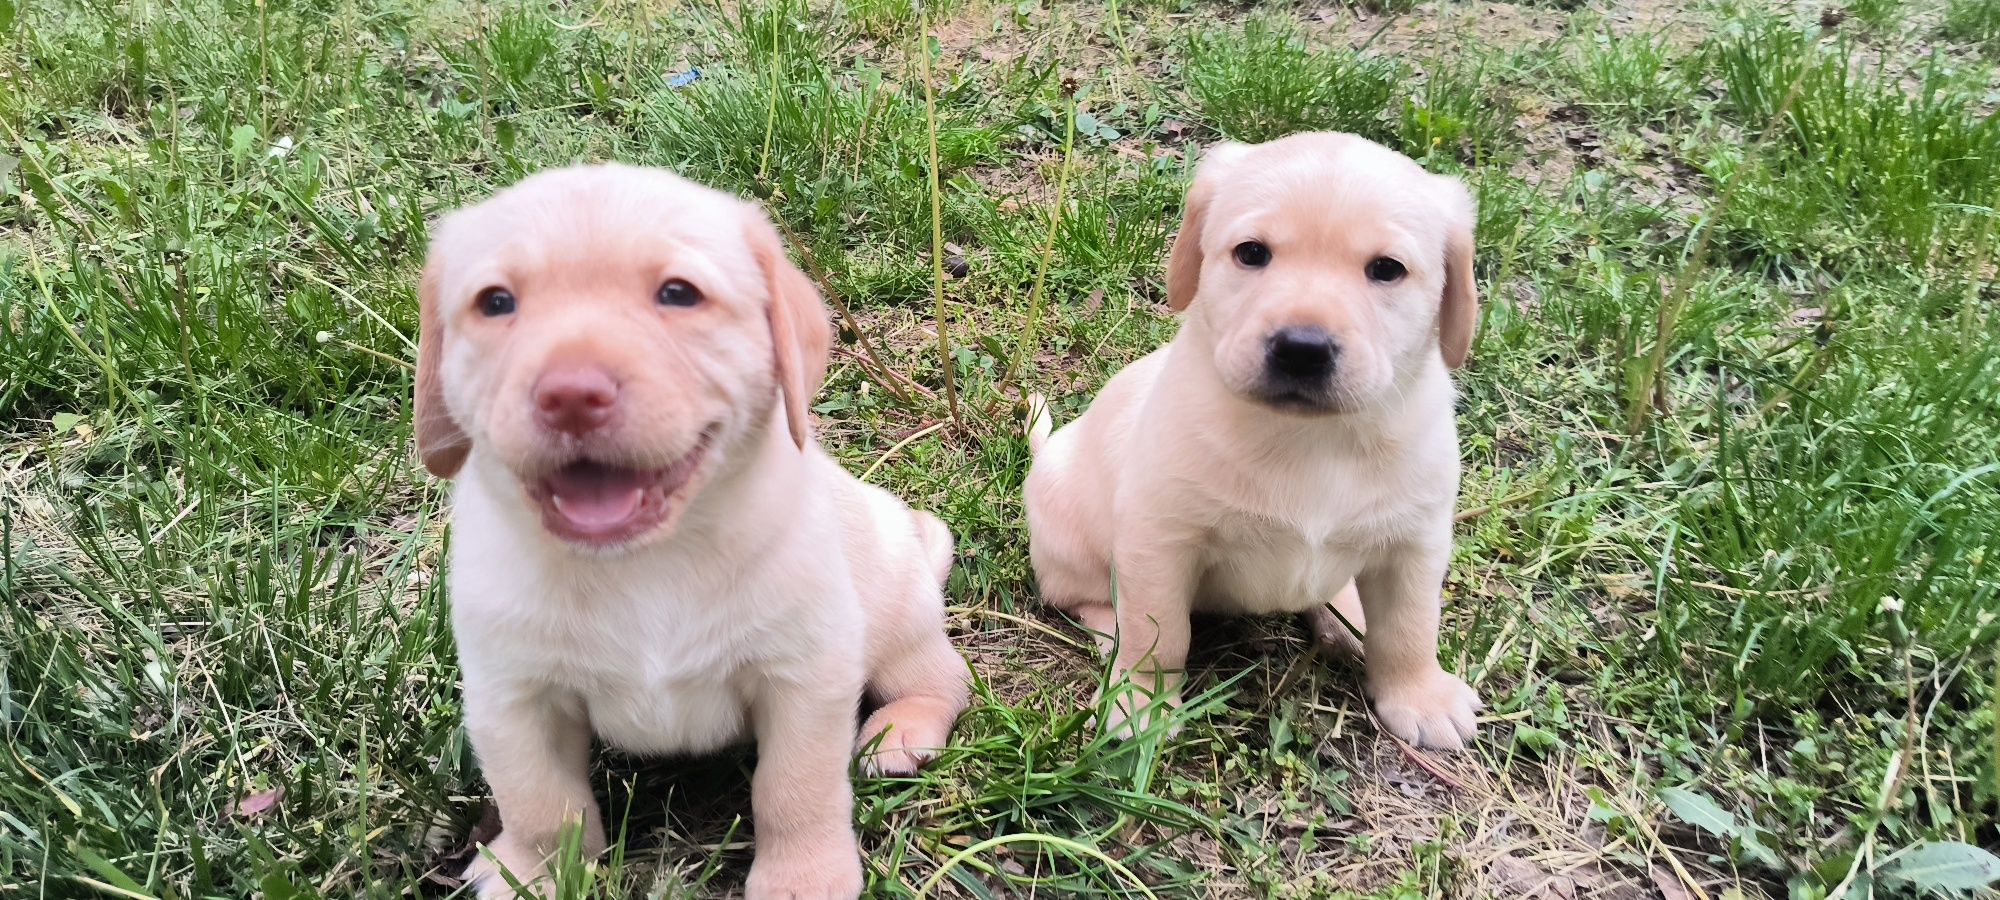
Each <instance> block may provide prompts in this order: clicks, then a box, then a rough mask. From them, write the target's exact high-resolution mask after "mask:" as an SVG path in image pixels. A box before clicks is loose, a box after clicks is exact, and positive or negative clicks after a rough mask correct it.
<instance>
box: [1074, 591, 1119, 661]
mask: <svg viewBox="0 0 2000 900" xmlns="http://www.w3.org/2000/svg"><path fill="white" fill-rule="evenodd" d="M1063 612H1066V613H1069V614H1070V616H1071V617H1073V618H1075V619H1076V620H1077V621H1078V622H1079V623H1082V625H1083V627H1084V629H1085V630H1087V631H1089V632H1090V636H1091V638H1092V639H1093V640H1096V641H1097V652H1098V653H1101V654H1104V655H1105V656H1110V655H1111V651H1112V648H1114V647H1116V646H1118V610H1117V609H1116V608H1114V607H1113V606H1112V605H1111V604H1109V603H1078V604H1076V605H1074V606H1069V607H1064V608H1063Z"/></svg>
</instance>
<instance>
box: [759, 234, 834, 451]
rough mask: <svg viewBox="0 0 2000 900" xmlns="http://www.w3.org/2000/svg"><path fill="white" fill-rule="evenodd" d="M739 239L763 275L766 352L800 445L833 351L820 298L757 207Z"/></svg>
mask: <svg viewBox="0 0 2000 900" xmlns="http://www.w3.org/2000/svg"><path fill="white" fill-rule="evenodd" d="M743 232H744V240H746V241H747V242H748V243H749V244H750V252H751V253H752V255H754V256H755V257H756V259H757V268H758V269H759V270H761V271H762V272H763V274H764V289H765V290H766V291H767V292H768V293H769V294H770V297H771V304H770V306H769V307H768V308H767V309H766V310H765V316H766V317H768V319H769V320H770V324H771V352H772V354H773V355H774V356H775V357H776V359H775V360H774V363H775V367H776V370H777V375H778V391H779V393H780V394H782V395H783V398H784V403H785V424H786V426H788V427H789V428H790V429H791V431H792V442H793V443H795V444H797V445H798V446H799V449H801V450H804V449H805V447H806V442H808V441H810V440H812V417H811V414H810V413H809V411H808V409H809V407H810V406H811V404H812V398H813V395H814V394H817V393H819V386H820V382H822V381H824V380H825V379H826V362H827V355H828V354H829V353H831V352H832V350H833V326H832V324H831V323H829V322H828V321H827V318H828V316H827V309H826V303H825V301H823V300H821V299H820V296H819V289H817V288H815V287H813V283H812V280H811V279H809V278H807V277H806V273H804V272H801V271H799V268H798V267H797V266H795V265H792V261H791V260H790V259H787V258H786V257H785V245H784V242H783V241H782V240H781V239H780V238H779V237H778V229H776V228H774V227H772V226H771V221H770V219H769V218H768V217H767V216H766V215H765V213H764V211H763V210H761V209H759V208H757V207H754V206H752V207H748V208H747V210H746V211H745V213H744V226H743Z"/></svg>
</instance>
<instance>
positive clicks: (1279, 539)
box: [1026, 134, 1479, 747]
mask: <svg viewBox="0 0 2000 900" xmlns="http://www.w3.org/2000/svg"><path fill="white" fill-rule="evenodd" d="M1471 232H1472V206H1471V202H1470V199H1469V197H1468V196H1467V194H1466V191H1465V189H1464V188H1463V187H1462V186H1460V185H1459V184H1458V182H1457V181H1455V180H1452V179H1448V178H1443V177H1439V176H1435V175H1431V174H1428V173H1426V172H1424V171H1423V170H1422V169H1421V168H1419V167H1418V166H1417V165H1416V164H1414V163H1412V162H1411V161H1410V160H1409V159H1407V158H1405V157H1403V156H1401V155H1400V154H1396V153H1394V152H1392V151H1389V150H1387V149H1385V148H1383V147H1381V146H1379V145H1376V144H1373V143H1371V142H1368V141H1365V140H1362V139H1360V138H1357V137H1353V136H1349V135H1334V134H1303V135H1295V136H1292V137H1288V138H1284V139H1281V140H1277V141H1273V142H1270V143H1267V144H1261V145H1256V146H1244V145H1236V144H1225V145H1222V146H1219V147H1216V148H1213V149H1212V150H1211V151H1210V153H1209V155H1208V158H1207V159H1206V160H1205V161H1204V162H1203V163H1202V165H1201V168H1200V171H1199V172H1198V174H1197V177H1196V179H1195V183H1194V185H1193V186H1192V187H1191V188H1190V190H1189V196H1188V211H1187V217H1186V221H1185V223H1184V225H1183V228H1182V231H1181V234H1180V236H1179V238H1178V239H1177V240H1176V242H1175V245H1174V249H1173V257H1172V259H1171V260H1170V262H1169V267H1168V268H1169V272H1168V293H1169V302H1170V304H1172V305H1173V306H1174V308H1176V309H1185V310H1186V320H1185V322H1184V324H1183V325H1182V327H1181V331H1180V333H1179V334H1178V335H1177V336H1176V337H1175V338H1174V339H1173V340H1172V341H1170V342H1169V343H1168V344H1167V345H1166V346H1165V347H1163V348H1161V349H1160V350H1158V351H1156V352H1154V353H1152V354H1151V355H1148V356H1146V357H1145V358H1143V359H1141V360H1139V361H1138V362H1135V363H1133V364H1132V365H1131V366H1129V367H1127V368H1126V369H1125V370H1123V371H1121V372H1119V373H1118V374H1117V375H1116V376H1114V377H1113V378H1112V379H1111V381H1110V382H1109V383H1108V384H1106V385H1105V387H1104V389H1103V390H1102V391H1101V392H1100V393H1099V394H1098V395H1097V397H1096V398H1095V400H1093V401H1092V403H1091V406H1090V408H1089V410H1088V411H1087V412H1086V413H1084V414H1083V415H1082V416H1081V417H1080V418H1078V419H1077V420H1076V421H1074V422H1071V423H1070V424H1068V425H1067V426H1065V427H1063V428H1062V429H1061V430H1057V431H1053V433H1051V430H1052V424H1053V423H1052V422H1051V421H1050V419H1049V415H1048V411H1047V407H1046V404H1045V403H1042V402H1039V401H1038V402H1036V403H1035V404H1033V406H1032V407H1031V408H1032V410H1033V411H1032V413H1031V416H1032V418H1031V422H1030V429H1029V437H1030V441H1031V444H1033V445H1034V446H1035V448H1036V452H1037V455H1036V457H1035V460H1034V463H1033V467H1032V469H1031V471H1030V473H1029V476H1028V481H1027V485H1026V494H1027V511H1028V526H1029V533H1030V535H1031V538H1030V542H1031V553H1032V558H1033V564H1034V569H1035V574H1036V576H1037V578H1038V580H1039V582H1040V586H1041V591H1042V595H1043V596H1044V597H1045V598H1046V599H1047V601H1048V602H1050V603H1052V604H1055V605H1056V606H1058V607H1061V608H1063V609H1066V610H1068V611H1070V612H1071V613H1072V614H1074V615H1076V616H1077V617H1078V618H1079V619H1080V620H1081V621H1082V622H1083V623H1084V624H1085V625H1086V626H1088V627H1089V628H1091V629H1093V630H1095V631H1097V632H1099V633H1100V634H1101V635H1103V644H1104V646H1105V648H1106V650H1107V651H1108V652H1111V653H1112V655H1113V661H1114V665H1113V669H1114V673H1115V674H1116V676H1118V677H1121V678H1122V677H1128V676H1129V677H1131V678H1132V680H1133V682H1134V684H1135V685H1137V687H1138V688H1140V689H1141V691H1140V692H1139V693H1138V694H1137V696H1140V697H1141V698H1147V697H1150V700H1142V701H1141V702H1138V703H1134V702H1130V698H1131V697H1133V696H1134V694H1133V693H1132V692H1126V693H1124V694H1123V696H1124V697H1125V698H1127V702H1122V703H1117V704H1113V705H1112V706H1111V708H1109V709H1108V710H1106V717H1107V718H1106V724H1107V726H1108V727H1110V728H1112V729H1114V730H1116V731H1119V732H1121V733H1131V731H1132V730H1133V729H1134V727H1135V726H1137V725H1141V724H1144V723H1145V721H1146V720H1147V719H1148V718H1149V717H1150V715H1151V714H1152V713H1154V712H1156V711H1157V710H1158V708H1159V707H1158V706H1157V704H1167V705H1173V704H1177V703H1178V702H1179V693H1180V685H1181V681H1182V670H1183V668H1184V666H1185V663H1186V658H1187V652H1188V644H1189V640H1190V634H1189V614H1190V613H1191V612H1195V611H1202V612H1211V613H1227V614H1258V613H1274V612H1305V613H1307V614H1308V615H1309V618H1310V620H1311V623H1312V625H1313V631H1314V634H1315V635H1316V636H1317V637H1319V638H1320V639H1321V640H1323V641H1325V642H1327V643H1329V644H1334V645H1347V646H1349V647H1351V646H1352V639H1351V637H1350V636H1349V635H1348V633H1347V632H1346V630H1345V629H1344V628H1343V627H1341V626H1340V625H1339V623H1338V621H1337V620H1336V619H1335V618H1334V616H1333V615H1332V614H1331V613H1330V612H1328V609H1329V607H1332V608H1338V609H1339V610H1340V611H1341V612H1342V613H1343V614H1344V615H1345V616H1346V618H1347V619H1348V620H1350V621H1352V622H1353V623H1354V624H1355V625H1356V626H1357V627H1361V628H1363V629H1364V630H1365V638H1364V643H1365V657H1366V669H1367V676H1366V681H1367V690H1368V693H1369V695H1370V696H1371V697H1372V699H1373V701H1374V710H1375V713H1376V716H1377V717H1378V718H1379V720H1380V721H1381V723H1382V724H1383V726H1384V727H1386V728H1387V729H1388V730H1389V731H1390V732H1391V733H1393V734H1395V735H1396V736H1398V737H1400V738H1403V739H1404V740H1407V741H1410V742H1412V743H1416V744H1419V745H1422V746H1426V747H1458V746H1461V745H1462V744H1463V743H1464V742H1465V741H1466V740H1467V739H1469V738H1470V737H1471V736H1472V734H1473V731H1474V723H1475V713H1476V711H1477V710H1478V708H1479V701H1478V699H1477V697H1476V696H1475V695H1474V693H1473V691H1472V690H1471V689H1470V688H1468V687H1467V686H1466V684H1465V683H1464V682H1463V681H1462V680H1460V679H1459V678H1457V677H1456V676H1454V675H1452V674H1450V673H1448V672H1446V671H1445V670H1444V669H1443V668H1442V667H1441V666H1440V665H1439V663H1438V660H1437V637H1438V619H1439V599H1440V589H1441V585H1442V582H1443V580H1444V576H1445V568H1446V564H1447V562H1448V561H1449V559H1450V555H1451V529H1452V510H1453V504H1454V500H1455V497H1456V494H1457V488H1458V465H1459V463H1458V440H1457V434H1456V431H1455V428H1454V424H1453V416H1452V398H1453V391H1452V386H1451V381H1450V378H1449V377H1448V374H1447V365H1448V364H1449V365H1452V366H1455V365H1457V364H1459V363H1460V362H1462V361H1463V359H1464V357H1465V354H1466V352H1467V349H1468V347H1469V344H1470V341H1471V334H1472V325H1473V319H1474V315H1475V312H1476V310H1475V306H1474V303H1475V300H1474V296H1473V288H1472V283H1471V252H1472V251H1471ZM1246 241H1258V242H1261V243H1262V244H1264V245H1265V246H1267V247H1268V248H1269V251H1270V261H1269V263H1268V265H1264V266H1261V267H1253V266H1246V265H1245V264H1243V263H1241V262H1239V261H1238V259H1237V258H1235V255H1234V254H1235V248H1236V247H1237V246H1238V245H1240V244H1242V243H1243V242H1246ZM1378 257H1390V258H1392V259H1394V260H1396V261H1399V262H1400V263H1401V264H1402V265H1403V266H1404V267H1405V268H1406V270H1407V274H1406V275H1404V276H1403V277H1401V278H1400V279H1399V280H1397V281H1395V282H1393V283H1386V282H1384V283H1378V282H1376V281H1375V280H1373V279H1372V278H1370V277H1369V276H1368V275H1367V274H1366V273H1367V272H1368V271H1369V269H1368V266H1369V264H1370V262H1371V261H1372V260H1374V259H1376V258H1378ZM1251 258H1252V259H1254V258H1255V257H1254V256H1253V257H1251ZM1287 326H1311V327H1314V328H1318V329H1322V330H1323V331H1324V332H1325V333H1328V334H1330V335H1331V336H1332V337H1333V339H1334V341H1335V342H1336V343H1337V345H1338V348H1339V353H1338V356H1337V361H1336V364H1335V366H1334V369H1333V375H1332V377H1331V378H1330V380H1329V382H1328V383H1327V384H1326V385H1325V386H1324V390H1323V392H1322V393H1321V394H1318V395H1316V398H1317V399H1316V401H1315V405H1313V406H1312V407H1311V408H1300V407H1297V406H1292V407H1285V406H1282V405H1274V403H1273V402H1271V401H1269V400H1268V399H1267V398H1266V395H1267V394H1268V390H1267V388H1266V386H1265V381H1266V380H1267V373H1266V372H1265V369H1266V366H1267V354H1268V352H1269V347H1270V341H1271V340H1272V338H1271V335H1272V334H1274V333H1275V332H1276V330H1278V329H1281V328H1285V327H1287ZM1114 578H1115V587H1114Z"/></svg>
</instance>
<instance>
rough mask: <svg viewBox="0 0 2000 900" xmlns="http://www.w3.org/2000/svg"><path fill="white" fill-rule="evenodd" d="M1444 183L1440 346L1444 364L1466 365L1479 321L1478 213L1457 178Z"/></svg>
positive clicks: (1439, 309) (1454, 366) (1439, 316)
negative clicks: (1474, 249) (1474, 266)
mask: <svg viewBox="0 0 2000 900" xmlns="http://www.w3.org/2000/svg"><path fill="white" fill-rule="evenodd" d="M1442 181H1443V182H1444V184H1445V185H1446V187H1445V208H1446V210H1447V213H1446V216H1445V235H1444V297H1443V298H1442V300H1440V301H1439V304H1438V349H1439V350H1440V351H1441V352H1442V353H1443V354H1444V364H1445V365H1446V366H1449V367H1451V368H1454V369H1456V368H1458V367H1460V366H1463V365H1465V357H1466V354H1468V353H1470V352H1472V332H1473V329H1474V328H1476V327H1477V326H1478V325H1479V286H1478V285H1477V284H1475V283H1473V279H1472V230H1473V225H1474V223H1475V221H1476V220H1477V219H1478V214H1477V213H1476V212H1475V211H1474V207H1473V204H1472V195H1471V194H1470V193H1468V192H1467V191H1466V189H1465V185H1464V184H1463V183H1461V182H1460V181H1458V179H1455V178H1445V179H1442Z"/></svg>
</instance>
